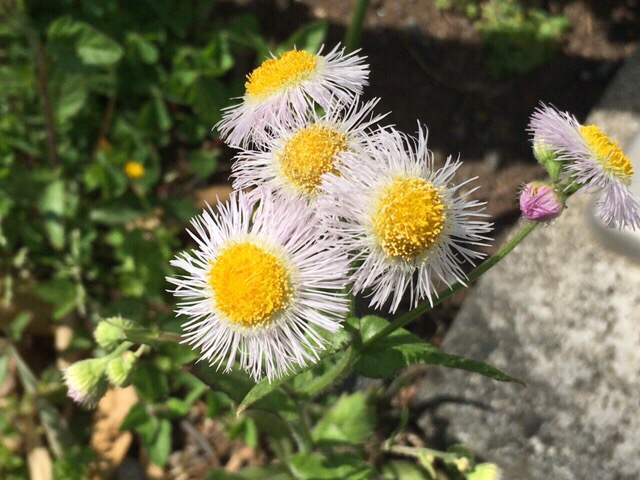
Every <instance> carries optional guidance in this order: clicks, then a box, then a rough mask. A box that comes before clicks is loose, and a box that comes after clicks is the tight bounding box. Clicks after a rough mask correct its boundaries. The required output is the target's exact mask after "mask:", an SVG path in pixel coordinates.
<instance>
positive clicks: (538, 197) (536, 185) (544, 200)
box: [520, 182, 564, 222]
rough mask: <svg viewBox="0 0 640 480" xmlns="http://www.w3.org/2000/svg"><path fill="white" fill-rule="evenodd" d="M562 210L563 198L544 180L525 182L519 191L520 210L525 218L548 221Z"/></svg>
mask: <svg viewBox="0 0 640 480" xmlns="http://www.w3.org/2000/svg"><path fill="white" fill-rule="evenodd" d="M562 210H564V200H563V198H562V196H561V195H560V194H559V193H558V192H556V191H555V190H554V188H553V185H550V184H548V183H544V182H531V183H527V184H526V185H525V186H524V188H523V189H522V192H520V212H522V216H523V217H524V218H526V219H527V220H535V221H536V222H548V221H550V220H553V219H554V218H556V217H557V216H558V215H560V214H561V213H562Z"/></svg>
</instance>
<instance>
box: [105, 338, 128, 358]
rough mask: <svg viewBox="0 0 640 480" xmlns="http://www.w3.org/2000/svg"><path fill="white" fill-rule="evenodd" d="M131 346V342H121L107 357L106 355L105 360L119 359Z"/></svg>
mask: <svg viewBox="0 0 640 480" xmlns="http://www.w3.org/2000/svg"><path fill="white" fill-rule="evenodd" d="M131 345H133V343H131V342H122V343H121V344H120V345H119V346H118V348H116V349H115V350H114V351H113V352H111V353H110V354H109V355H107V356H106V357H105V358H116V357H119V356H120V355H122V354H123V353H124V352H125V351H126V350H129V347H131Z"/></svg>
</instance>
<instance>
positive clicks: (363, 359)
mask: <svg viewBox="0 0 640 480" xmlns="http://www.w3.org/2000/svg"><path fill="white" fill-rule="evenodd" d="M388 324H389V322H387V320H385V319H384V318H380V317H376V316H374V315H369V316H367V317H363V318H362V319H361V334H362V338H363V341H366V340H368V339H370V338H372V337H373V336H374V335H375V334H376V333H377V332H379V331H380V330H382V329H383V328H384V327H386V326H387V325H388ZM415 364H428V365H441V366H444V367H449V368H458V369H461V370H467V371H469V372H475V373H479V374H481V375H484V376H485V377H489V378H493V379H494V380H499V381H501V382H516V383H520V384H522V385H524V382H522V380H519V379H517V378H514V377H511V376H509V375H507V374H506V373H504V372H501V371H500V370H498V369H497V368H495V367H492V366H491V365H488V364H486V363H483V362H480V361H477V360H471V359H469V358H465V357H462V356H459V355H452V354H450V353H445V352H443V351H442V350H440V349H439V348H437V347H434V346H433V345H431V344H429V343H426V342H424V341H423V340H421V339H420V338H419V337H417V336H415V335H414V334H412V333H410V332H408V331H407V330H404V329H398V330H396V331H394V332H393V333H392V334H390V335H389V336H388V337H385V338H383V339H381V340H380V341H378V342H376V343H374V344H373V345H372V346H371V347H367V348H366V349H365V350H364V351H363V352H361V354H360V357H359V358H358V359H357V360H356V362H355V364H354V370H355V371H356V372H358V373H359V374H360V375H364V376H366V377H370V378H386V377H390V376H392V375H394V374H395V373H396V372H397V371H398V370H399V369H401V368H402V367H405V366H407V365H415Z"/></svg>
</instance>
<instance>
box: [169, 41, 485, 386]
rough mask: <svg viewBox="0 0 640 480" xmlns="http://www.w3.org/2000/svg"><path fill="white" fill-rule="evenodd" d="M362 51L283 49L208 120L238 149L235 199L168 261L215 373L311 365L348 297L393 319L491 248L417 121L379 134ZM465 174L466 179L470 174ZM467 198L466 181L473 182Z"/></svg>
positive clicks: (457, 277)
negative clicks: (216, 119)
mask: <svg viewBox="0 0 640 480" xmlns="http://www.w3.org/2000/svg"><path fill="white" fill-rule="evenodd" d="M368 74H369V68H368V66H367V65H366V64H365V59H364V58H363V57H361V56H358V55H357V52H354V53H350V54H346V53H345V52H344V50H343V49H340V48H339V47H336V48H334V49H333V50H332V51H330V52H329V53H327V54H323V53H322V49H321V50H320V52H318V53H316V54H312V53H309V52H306V51H303V50H296V49H294V50H291V51H288V52H286V53H283V54H281V55H280V56H278V57H272V58H269V59H268V60H266V61H265V62H263V63H262V64H261V65H260V66H259V67H258V68H256V69H255V70H254V71H253V72H251V73H250V74H249V75H248V76H247V82H246V84H245V86H246V92H245V94H244V96H243V97H242V99H241V102H240V103H239V104H237V105H235V106H232V107H230V108H228V109H227V110H226V111H225V113H224V116H223V119H222V120H221V122H220V123H219V124H218V125H217V128H218V130H219V131H220V133H221V136H222V138H223V139H224V140H225V141H226V142H227V143H228V144H229V145H230V146H231V147H233V148H235V149H236V150H237V155H236V158H235V163H234V165H233V167H232V172H233V178H234V182H233V185H234V188H235V191H234V192H233V193H232V195H231V198H230V200H229V201H228V202H227V203H224V204H220V205H218V206H217V207H216V208H215V209H214V208H208V209H207V210H206V211H205V212H203V213H202V214H201V215H200V216H198V217H196V218H195V219H194V220H193V221H192V229H191V231H190V234H191V236H192V238H193V240H194V241H195V242H196V244H197V246H196V248H195V249H193V250H191V251H187V252H183V253H181V254H179V255H178V256H177V257H176V259H175V260H174V261H173V262H172V265H174V266H175V267H178V268H180V269H181V270H182V272H183V273H182V275H179V276H176V277H173V278H169V279H168V280H169V282H171V283H172V284H173V285H174V286H175V289H174V291H173V292H174V295H175V296H176V297H178V299H179V303H178V310H177V313H178V314H180V315H183V316H185V317H187V318H188V320H187V321H186V322H185V323H184V325H183V330H184V340H185V341H186V342H188V343H190V344H191V345H193V346H194V347H195V348H197V349H199V351H200V352H201V355H202V359H203V360H205V361H208V362H209V363H210V364H211V365H212V366H215V367H216V368H223V369H224V370H225V371H228V370H231V369H232V368H233V367H234V365H236V364H237V365H239V367H240V368H242V369H243V370H245V371H247V372H248V373H249V374H250V375H251V376H252V377H253V378H254V379H255V380H256V381H257V380H260V379H261V378H262V377H263V376H266V377H267V378H268V379H269V380H270V381H271V380H272V379H274V378H278V377H280V376H283V375H285V374H287V373H289V372H291V371H293V370H294V369H295V367H296V366H305V365H309V364H311V363H314V362H316V361H317V360H318V358H319V352H321V351H322V350H323V349H325V348H327V346H328V345H329V344H330V342H331V338H332V334H333V333H334V332H336V331H337V330H338V329H340V328H341V326H342V323H343V321H344V320H345V318H346V317H347V316H348V315H349V313H350V311H349V308H350V303H351V302H350V295H357V294H364V295H365V296H367V297H368V298H369V300H370V304H371V306H373V307H376V308H380V309H386V310H388V311H390V312H395V311H396V310H397V309H398V307H399V305H400V303H401V301H402V299H403V298H407V299H408V302H409V305H410V306H411V307H415V306H417V305H418V303H420V302H424V301H428V302H430V303H433V300H434V298H436V296H437V289H438V288H439V287H441V286H447V285H448V286H451V285H453V283H454V282H460V283H464V281H465V278H466V277H465V274H464V271H463V267H462V265H463V263H464V262H470V263H471V264H474V263H475V262H476V261H478V260H479V259H482V258H483V256H484V255H483V254H482V253H480V252H478V251H477V247H478V246H482V245H486V244H487V242H489V241H490V238H489V237H488V236H487V235H488V234H489V233H490V231H491V224H490V223H488V222H487V221H485V217H486V215H485V214H484V213H482V211H483V208H484V207H483V205H484V204H483V203H482V202H479V201H477V200H472V199H470V198H469V195H470V194H471V193H472V192H473V191H474V190H475V188H471V187H469V186H468V185H467V184H468V183H469V181H470V180H468V181H464V182H461V183H457V184H456V183H454V181H453V177H454V175H455V172H456V170H457V169H458V167H459V166H460V161H459V160H454V159H452V158H448V159H447V160H446V162H445V164H444V165H443V166H441V167H440V168H437V167H436V166H435V164H434V158H433V154H432V152H430V151H429V150H428V148H427V130H426V128H425V127H423V126H421V125H420V124H418V133H417V135H416V136H415V137H410V136H407V135H404V134H402V133H400V132H398V131H396V130H395V129H394V128H393V127H391V126H380V125H379V122H380V121H381V120H382V119H383V118H384V115H378V114H375V113H374V109H375V107H376V105H377V103H378V100H377V99H374V100H371V101H368V102H364V101H362V100H361V99H360V96H361V94H362V92H363V88H364V87H365V86H366V84H367V78H368ZM472 180H473V179H472ZM476 188H477V187H476Z"/></svg>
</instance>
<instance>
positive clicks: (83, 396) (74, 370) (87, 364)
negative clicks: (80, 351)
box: [63, 358, 107, 408]
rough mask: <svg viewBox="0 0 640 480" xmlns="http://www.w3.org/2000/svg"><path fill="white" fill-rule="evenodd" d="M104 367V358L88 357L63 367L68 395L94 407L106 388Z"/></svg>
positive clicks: (77, 401)
mask: <svg viewBox="0 0 640 480" xmlns="http://www.w3.org/2000/svg"><path fill="white" fill-rule="evenodd" d="M105 367H106V361H105V359H103V358H90V359H88V360H81V361H79V362H76V363H72V364H71V365H69V366H68V367H67V368H65V369H64V371H63V375H64V382H65V384H66V385H67V389H68V390H69V392H68V395H69V397H71V398H72V399H73V400H74V401H75V402H76V403H79V404H80V405H85V406H87V407H89V408H92V407H95V405H96V404H97V403H98V401H99V400H100V399H101V398H102V396H103V395H104V394H105V392H106V390H107V379H106V377H105Z"/></svg>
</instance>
